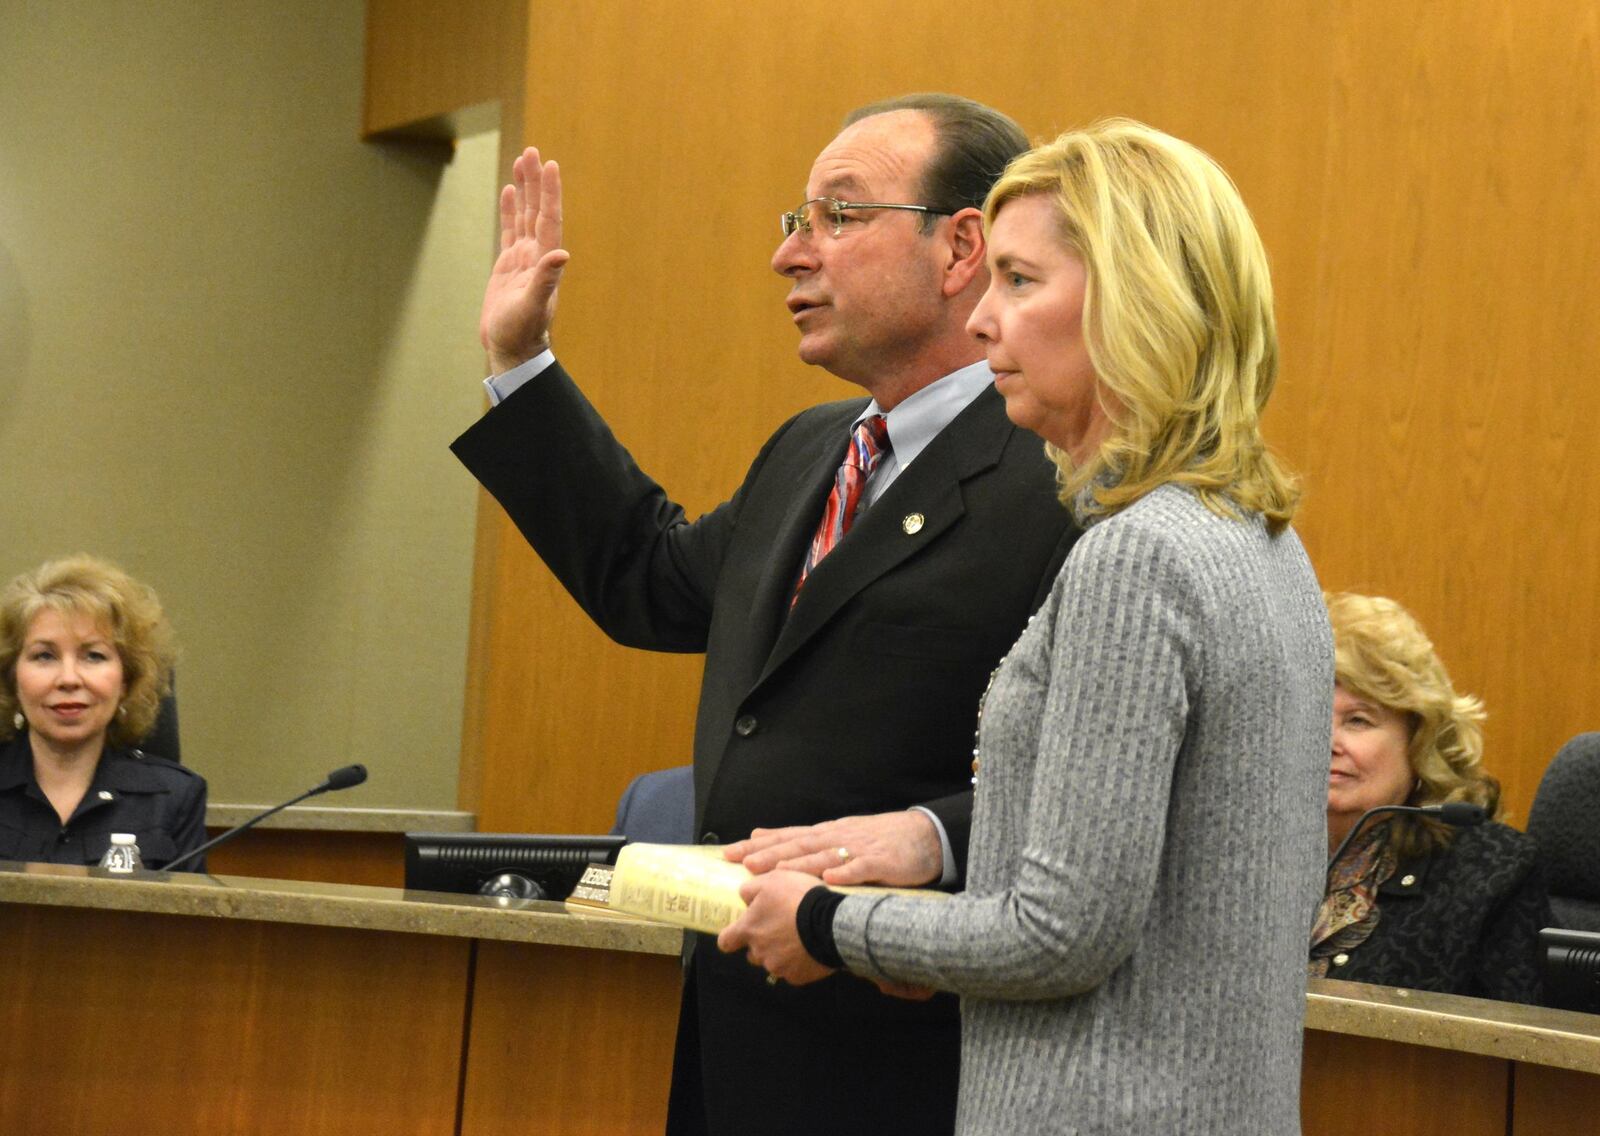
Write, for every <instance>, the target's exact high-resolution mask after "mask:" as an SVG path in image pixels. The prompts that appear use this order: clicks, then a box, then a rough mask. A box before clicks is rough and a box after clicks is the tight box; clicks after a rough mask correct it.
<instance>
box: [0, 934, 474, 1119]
mask: <svg viewBox="0 0 1600 1136" xmlns="http://www.w3.org/2000/svg"><path fill="white" fill-rule="evenodd" d="M91 932H92V933H91ZM0 940H3V941H4V942H5V943H6V944H7V952H8V954H9V956H10V957H12V958H13V959H20V960H24V961H30V960H31V962H32V965H25V966H22V967H13V968H12V972H11V973H10V974H9V975H8V977H7V979H6V996H5V998H4V999H3V1000H0V1069H6V1070H27V1071H28V1073H27V1075H26V1076H3V1077H0V1131H4V1132H16V1133H21V1132H26V1133H29V1134H31V1136H57V1134H60V1136H67V1134H82V1136H91V1134H100V1133H107V1132H161V1133H171V1134H173V1136H184V1134H189V1133H194V1134H196V1136H198V1134H200V1133H213V1132H230V1133H239V1134H247V1133H262V1134H267V1133H282V1132H296V1133H306V1134H308V1136H309V1134H313V1133H327V1134H329V1136H332V1134H335V1133H337V1134H339V1136H345V1134H357V1133H373V1134H376V1136H402V1134H406V1136H449V1134H450V1133H453V1132H454V1130H455V1129H454V1118H455V1114H456V1102H457V1093H458V1085H459V1068H460V1060H461V1042H462V1034H463V1029H464V1018H465V1009H466V987H467V956H468V951H469V948H470V946H471V944H470V942H469V941H467V940H464V939H439V938H429V937H425V936H421V935H395V934H380V933H376V932H367V931H350V930H344V929H340V928H330V927H309V926H297V925H293V924H282V923H245V922H238V921H233V920H223V919H196V918H189V917H185V916H173V915H146V914H139V913H132V912H119V911H97V912H94V913H93V918H92V920H91V919H89V918H86V916H85V914H84V913H83V912H82V911H79V910H76V909H73V908H57V907H30V906H20V905H6V906H0ZM41 960H49V964H48V965H44V964H43V963H42V962H41ZM353 976H360V978H359V980H353ZM41 1049H44V1050H47V1051H48V1052H49V1054H50V1060H49V1061H41V1060H39V1059H38V1054H39V1051H40V1050H41Z"/></svg>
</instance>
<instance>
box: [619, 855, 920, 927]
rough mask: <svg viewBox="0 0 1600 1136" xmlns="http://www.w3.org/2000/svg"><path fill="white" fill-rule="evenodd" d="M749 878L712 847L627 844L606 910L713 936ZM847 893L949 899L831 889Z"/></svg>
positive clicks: (738, 911)
mask: <svg viewBox="0 0 1600 1136" xmlns="http://www.w3.org/2000/svg"><path fill="white" fill-rule="evenodd" d="M749 878H750V871H749V869H748V868H746V867H745V866H744V865H743V864H735V863H733V862H732V861H730V860H724V859H723V858H722V848H721V847H720V846H718V845H715V844H629V845H626V846H625V847H624V848H623V849H622V851H620V852H618V853H617V863H616V867H615V868H613V869H612V872H611V894H610V897H609V899H608V900H607V905H608V906H609V907H610V908H611V909H612V910H613V911H626V912H628V913H630V914H633V915H643V916H644V917H646V918H647V919H656V920H659V921H660V922H662V923H673V924H676V925H677V926H679V927H687V928H689V929H690V930H693V931H704V932H706V933H707V934H709V935H715V934H716V933H717V932H718V931H720V930H722V929H723V928H724V927H726V926H728V924H730V923H732V922H734V921H735V920H737V919H738V918H739V916H740V915H742V914H743V913H744V910H745V902H744V900H742V899H740V898H739V889H740V887H742V886H743V885H744V882H745V881H746V880H748V879H749ZM833 890H835V891H841V892H847V893H868V894H877V895H909V896H916V897H917V898H919V899H948V898H949V896H948V895H947V894H946V893H945V892H941V891H930V890H927V889H925V888H883V887H836V888H834V889H833Z"/></svg>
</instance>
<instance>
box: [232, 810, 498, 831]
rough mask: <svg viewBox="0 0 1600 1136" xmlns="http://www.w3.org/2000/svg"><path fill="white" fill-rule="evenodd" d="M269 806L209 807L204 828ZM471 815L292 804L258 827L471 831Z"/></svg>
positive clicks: (241, 820)
mask: <svg viewBox="0 0 1600 1136" xmlns="http://www.w3.org/2000/svg"><path fill="white" fill-rule="evenodd" d="M271 807H272V806H271V805H218V804H213V805H209V806H207V808H206V827H207V828H232V827H233V826H234V825H238V824H243V823H244V822H245V821H247V820H249V819H250V818H251V817H253V816H256V815H258V814H260V813H264V812H266V811H267V810H268V809H270V808H271ZM476 819H477V818H476V817H474V816H473V814H472V813H464V812H459V811H455V810H445V809H339V808H328V807H322V806H318V805H295V806H294V807H293V808H288V809H284V810H283V811H282V812H281V813H276V814H274V815H273V816H270V817H268V818H267V819H266V820H264V821H262V822H261V824H260V825H259V826H258V827H260V828H298V829H304V830H307V831H311V830H321V831H328V832H471V831H472V829H473V822H474V821H475V820H476Z"/></svg>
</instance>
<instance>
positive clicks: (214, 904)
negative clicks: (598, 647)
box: [0, 860, 683, 955]
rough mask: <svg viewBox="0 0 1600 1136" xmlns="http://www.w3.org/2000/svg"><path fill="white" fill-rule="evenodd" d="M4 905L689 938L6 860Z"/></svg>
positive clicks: (423, 929)
mask: <svg viewBox="0 0 1600 1136" xmlns="http://www.w3.org/2000/svg"><path fill="white" fill-rule="evenodd" d="M0 902H4V903H32V904H44V905H48V906H54V907H101V908H107V909H110V910H115V911H145V912H151V913H153V914H158V915H190V916H199V917H202V918H210V919H253V920H260V921H264V922H268V923H308V924H312V925H315V926H325V927H355V928H362V929H366V930H372V931H400V932H407V933H411V934H418V935H447V936H453V937H458V938H470V939H503V940H507V941H510V942H522V943H548V944H551V945H555V946H569V947H591V948H594V949H596V950H610V951H636V952H640V953H644V954H663V955H675V954H677V953H678V951H679V946H680V944H681V942H682V936H683V933H682V932H681V931H679V930H678V929H677V928H676V927H668V926H666V925H664V924H661V923H651V922H649V921H646V920H635V919H631V918H623V917H611V918H608V917H605V916H598V917H597V916H590V915H581V914H575V913H572V912H569V911H567V909H566V908H565V907H563V906H562V905H561V904H559V903H546V902H540V901H535V900H496V899H485V898H481V897H479V896H466V895H444V894H440V893H437V892H425V891H401V890H398V889H395V888H377V887H360V886H357V885H353V884H322V883H300V882H297V881H292V880H258V879H250V878H247V877H243V876H204V875H193V874H190V873H188V872H174V873H171V874H169V873H166V872H135V873H134V874H133V875H132V876H112V875H110V874H109V873H107V872H104V871H102V870H100V869H99V868H81V867H75V866H67V865H59V864H17V863H12V862H9V861H3V860H0Z"/></svg>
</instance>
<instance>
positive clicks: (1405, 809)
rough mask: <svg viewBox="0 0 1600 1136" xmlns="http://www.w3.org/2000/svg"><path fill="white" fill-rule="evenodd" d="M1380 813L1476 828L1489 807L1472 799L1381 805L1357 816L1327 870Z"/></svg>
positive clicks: (1330, 859)
mask: <svg viewBox="0 0 1600 1136" xmlns="http://www.w3.org/2000/svg"><path fill="white" fill-rule="evenodd" d="M1379 813H1406V814H1408V815H1410V816H1422V817H1432V818H1433V819H1434V820H1437V821H1443V822H1444V823H1445V824H1448V825H1450V826H1452V827H1453V828H1474V827H1476V826H1477V825H1480V824H1482V823H1483V822H1484V821H1486V820H1488V819H1489V811H1488V810H1487V809H1485V808H1484V807H1483V806H1482V805H1474V804H1472V803H1471V802H1470V801H1446V802H1445V803H1444V804H1442V805H1379V806H1378V807H1377V808H1375V809H1368V810H1367V811H1366V812H1364V813H1362V814H1361V815H1360V816H1359V817H1357V818H1356V822H1355V824H1353V825H1351V826H1350V831H1349V832H1347V833H1345V837H1344V839H1343V840H1341V841H1339V847H1338V848H1336V849H1334V852H1333V855H1332V856H1330V857H1328V867H1327V869H1326V870H1327V871H1330V872H1331V871H1333V866H1334V865H1335V864H1337V863H1338V862H1339V857H1340V856H1343V855H1344V850H1345V849H1346V848H1348V847H1350V842H1351V841H1352V840H1354V839H1355V838H1356V834H1357V833H1358V832H1360V831H1361V830H1362V829H1363V828H1365V827H1366V825H1367V822H1368V821H1369V820H1371V819H1372V818H1373V817H1375V816H1377V815H1378V814H1379Z"/></svg>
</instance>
